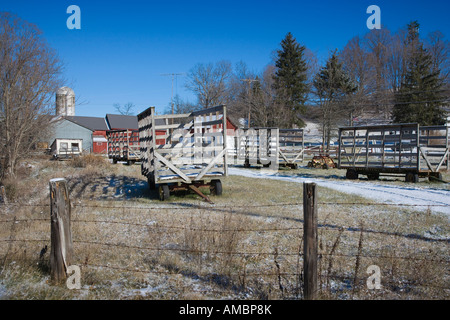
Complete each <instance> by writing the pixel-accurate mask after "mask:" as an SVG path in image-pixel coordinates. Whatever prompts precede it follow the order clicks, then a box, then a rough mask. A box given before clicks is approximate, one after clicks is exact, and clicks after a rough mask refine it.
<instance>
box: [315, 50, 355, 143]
mask: <svg viewBox="0 0 450 320" xmlns="http://www.w3.org/2000/svg"><path fill="white" fill-rule="evenodd" d="M313 86H314V89H315V94H316V96H317V97H318V99H319V107H320V111H321V116H322V133H323V144H324V146H325V145H326V146H327V148H328V147H329V145H330V140H331V131H332V130H333V129H335V127H336V124H337V122H338V120H339V119H342V118H346V116H347V103H346V99H347V97H348V96H349V95H350V94H352V93H354V92H355V91H356V90H357V86H356V85H355V84H354V83H353V81H351V79H350V77H349V76H348V75H347V73H346V72H345V71H344V70H343V68H342V63H340V62H339V57H338V56H337V53H336V51H335V52H334V53H333V54H332V55H331V57H330V58H329V59H328V61H327V63H326V65H325V66H324V67H323V68H321V69H320V71H319V73H318V74H317V75H316V77H315V79H314V82H313Z"/></svg>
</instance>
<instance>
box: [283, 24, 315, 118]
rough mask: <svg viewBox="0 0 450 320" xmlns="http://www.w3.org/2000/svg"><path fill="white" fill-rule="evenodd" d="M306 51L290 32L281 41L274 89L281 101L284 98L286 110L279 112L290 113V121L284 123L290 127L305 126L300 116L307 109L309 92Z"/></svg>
mask: <svg viewBox="0 0 450 320" xmlns="http://www.w3.org/2000/svg"><path fill="white" fill-rule="evenodd" d="M304 51H305V47H304V46H301V45H299V44H298V43H297V41H296V40H295V38H294V37H293V35H292V34H291V33H290V32H289V33H288V34H287V35H286V37H285V38H284V39H283V40H282V41H281V50H278V51H277V56H278V59H277V61H276V62H275V66H276V68H277V69H276V72H275V74H274V89H275V90H276V94H277V97H278V100H279V102H280V100H282V102H283V103H282V104H281V105H284V106H285V110H279V112H288V113H289V115H290V116H289V117H288V119H289V121H288V123H286V124H284V125H287V126H289V127H291V126H292V125H297V126H299V127H302V126H304V122H303V120H301V119H300V118H299V115H300V114H304V113H305V111H306V107H305V102H306V99H307V95H308V92H309V88H308V85H307V65H306V60H305V57H304ZM277 105H278V104H277ZM280 125H283V124H280Z"/></svg>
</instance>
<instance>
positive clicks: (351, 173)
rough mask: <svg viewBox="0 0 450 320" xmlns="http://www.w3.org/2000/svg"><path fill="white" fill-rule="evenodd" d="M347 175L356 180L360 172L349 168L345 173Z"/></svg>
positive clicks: (348, 177)
mask: <svg viewBox="0 0 450 320" xmlns="http://www.w3.org/2000/svg"><path fill="white" fill-rule="evenodd" d="M345 177H346V178H347V179H349V180H356V179H358V172H356V170H353V169H348V170H347V173H346V174H345Z"/></svg>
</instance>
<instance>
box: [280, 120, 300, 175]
mask: <svg viewBox="0 0 450 320" xmlns="http://www.w3.org/2000/svg"><path fill="white" fill-rule="evenodd" d="M303 138H304V134H303V129H279V147H278V152H279V160H280V161H279V165H280V166H283V167H290V168H292V169H297V167H298V163H299V162H303V160H304V151H305V144H304V141H303Z"/></svg>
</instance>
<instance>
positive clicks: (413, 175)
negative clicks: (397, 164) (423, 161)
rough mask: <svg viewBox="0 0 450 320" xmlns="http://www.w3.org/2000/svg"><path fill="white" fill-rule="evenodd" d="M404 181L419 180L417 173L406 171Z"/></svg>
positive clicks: (414, 181)
mask: <svg viewBox="0 0 450 320" xmlns="http://www.w3.org/2000/svg"><path fill="white" fill-rule="evenodd" d="M405 181H406V182H413V183H416V182H419V175H418V174H417V173H414V172H408V173H407V174H406V176H405Z"/></svg>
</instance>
